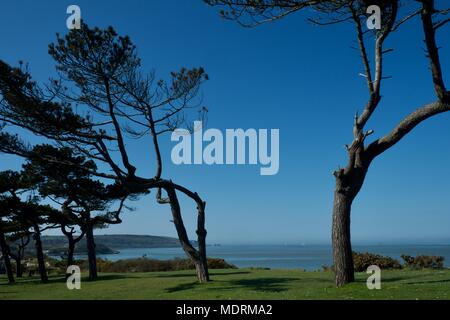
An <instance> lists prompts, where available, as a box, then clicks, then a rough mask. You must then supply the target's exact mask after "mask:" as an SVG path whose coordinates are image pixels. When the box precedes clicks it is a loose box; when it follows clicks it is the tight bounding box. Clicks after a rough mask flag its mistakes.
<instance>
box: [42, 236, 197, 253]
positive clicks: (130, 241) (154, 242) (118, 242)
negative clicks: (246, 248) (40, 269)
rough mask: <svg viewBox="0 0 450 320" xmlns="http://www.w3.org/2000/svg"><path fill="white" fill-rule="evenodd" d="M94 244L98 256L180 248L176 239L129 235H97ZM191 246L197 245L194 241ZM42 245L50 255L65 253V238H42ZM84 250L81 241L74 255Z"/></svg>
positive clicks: (83, 243)
mask: <svg viewBox="0 0 450 320" xmlns="http://www.w3.org/2000/svg"><path fill="white" fill-rule="evenodd" d="M95 243H96V245H97V253H98V254H109V253H117V252H118V251H120V250H121V249H125V248H176V247H179V246H180V242H179V240H178V239H176V238H171V237H160V236H146V235H131V234H111V235H109V234H108V235H97V236H95ZM193 244H194V245H196V244H197V243H196V242H195V241H194V242H193ZM42 245H43V247H44V250H46V251H48V253H49V254H50V255H60V254H62V253H64V252H65V251H66V248H67V240H66V237H65V236H43V237H42ZM85 248H86V241H85V239H83V240H81V241H80V242H79V243H78V244H77V246H76V253H77V254H84V253H86V249H85Z"/></svg>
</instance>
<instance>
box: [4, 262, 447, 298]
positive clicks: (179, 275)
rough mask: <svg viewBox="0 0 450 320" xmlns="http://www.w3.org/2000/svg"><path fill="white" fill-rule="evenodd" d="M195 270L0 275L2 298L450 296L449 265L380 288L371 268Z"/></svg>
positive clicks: (399, 276) (398, 277)
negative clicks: (352, 275) (352, 277)
mask: <svg viewBox="0 0 450 320" xmlns="http://www.w3.org/2000/svg"><path fill="white" fill-rule="evenodd" d="M194 274H195V271H176V272H149V273H132V274H130V273H129V274H101V275H100V279H99V280H98V281H96V282H88V281H86V278H83V280H82V284H81V290H73V291H70V290H68V289H67V288H66V284H65V280H64V278H63V277H52V278H51V279H50V283H48V284H40V283H39V279H37V278H26V277H25V278H24V279H21V280H18V283H17V284H15V285H12V286H10V285H7V284H6V279H5V278H4V277H0V300H2V299H220V300H222V299H223V300H225V299H258V300H259V299H390V300H392V299H410V300H415V299H450V270H448V269H446V270H421V271H410V270H396V271H383V272H382V285H381V290H368V289H367V287H366V279H367V276H368V275H367V274H365V273H358V274H357V281H356V282H355V283H352V284H350V285H348V286H345V287H344V288H340V289H337V288H335V286H334V282H333V274H332V273H330V272H303V271H298V270H250V269H237V270H211V279H212V280H213V281H211V282H209V283H207V284H198V283H197V282H196V281H195V275H194Z"/></svg>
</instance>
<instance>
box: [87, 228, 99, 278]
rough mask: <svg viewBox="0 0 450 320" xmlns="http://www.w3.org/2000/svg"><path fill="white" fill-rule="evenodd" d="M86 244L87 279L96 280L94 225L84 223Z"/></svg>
mask: <svg viewBox="0 0 450 320" xmlns="http://www.w3.org/2000/svg"><path fill="white" fill-rule="evenodd" d="M86 245H87V253H88V262H89V280H97V257H96V253H95V240H94V226H93V225H92V223H91V222H88V223H87V224H86Z"/></svg>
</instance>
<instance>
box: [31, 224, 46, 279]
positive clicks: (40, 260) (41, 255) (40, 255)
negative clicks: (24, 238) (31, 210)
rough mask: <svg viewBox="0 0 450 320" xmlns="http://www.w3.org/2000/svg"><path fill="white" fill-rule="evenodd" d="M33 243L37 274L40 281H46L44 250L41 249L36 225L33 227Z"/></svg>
mask: <svg viewBox="0 0 450 320" xmlns="http://www.w3.org/2000/svg"><path fill="white" fill-rule="evenodd" d="M34 245H35V247H36V258H37V261H38V268H39V274H40V276H41V281H42V282H47V281H48V275H47V269H46V267H45V259H44V252H43V250H42V241H41V232H40V231H39V228H38V227H35V228H34Z"/></svg>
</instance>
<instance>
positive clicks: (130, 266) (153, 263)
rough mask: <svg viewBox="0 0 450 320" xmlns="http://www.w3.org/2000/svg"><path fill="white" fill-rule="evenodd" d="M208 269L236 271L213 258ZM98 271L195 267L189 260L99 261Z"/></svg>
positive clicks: (81, 264)
mask: <svg viewBox="0 0 450 320" xmlns="http://www.w3.org/2000/svg"><path fill="white" fill-rule="evenodd" d="M79 266H80V268H81V270H87V269H88V265H87V261H82V262H81V263H80V265H79ZM208 268H210V269H234V268H236V267H235V266H234V265H231V264H229V263H227V262H226V261H225V260H223V259H214V258H211V259H208ZM97 269H98V271H99V272H112V273H116V272H117V273H128V272H155V271H178V270H193V269H195V266H194V264H193V263H192V261H191V260H189V259H173V260H153V259H148V258H137V259H127V260H118V261H110V260H104V259H97Z"/></svg>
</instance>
